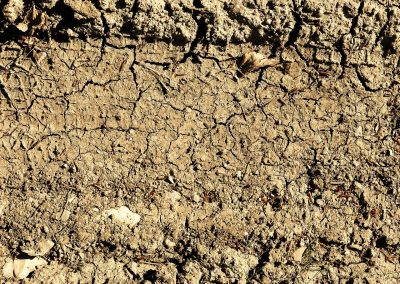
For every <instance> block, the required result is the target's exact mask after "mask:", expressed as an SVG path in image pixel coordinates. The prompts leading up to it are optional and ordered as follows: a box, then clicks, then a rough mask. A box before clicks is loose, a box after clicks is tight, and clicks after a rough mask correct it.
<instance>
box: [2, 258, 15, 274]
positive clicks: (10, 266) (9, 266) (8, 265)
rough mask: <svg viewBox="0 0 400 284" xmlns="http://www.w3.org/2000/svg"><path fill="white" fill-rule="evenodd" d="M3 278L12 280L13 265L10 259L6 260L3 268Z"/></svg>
mask: <svg viewBox="0 0 400 284" xmlns="http://www.w3.org/2000/svg"><path fill="white" fill-rule="evenodd" d="M3 276H4V278H12V277H13V276H14V263H13V260H12V259H8V260H7V262H6V263H5V264H4V266H3Z"/></svg>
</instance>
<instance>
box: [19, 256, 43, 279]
mask: <svg viewBox="0 0 400 284" xmlns="http://www.w3.org/2000/svg"><path fill="white" fill-rule="evenodd" d="M46 264H47V262H46V260H44V259H43V258H41V257H35V258H33V259H15V260H14V265H13V268H14V276H15V277H16V278H17V279H24V278H26V277H27V276H28V275H29V274H30V273H31V272H33V271H35V270H36V269H37V268H38V267H40V266H43V265H46Z"/></svg>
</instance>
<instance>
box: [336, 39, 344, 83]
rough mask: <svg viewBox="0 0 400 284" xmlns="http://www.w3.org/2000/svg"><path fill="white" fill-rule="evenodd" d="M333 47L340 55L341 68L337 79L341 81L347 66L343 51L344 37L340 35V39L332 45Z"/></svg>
mask: <svg viewBox="0 0 400 284" xmlns="http://www.w3.org/2000/svg"><path fill="white" fill-rule="evenodd" d="M334 46H335V47H336V49H337V50H338V51H339V53H340V66H341V67H342V72H341V73H340V75H339V79H342V78H343V76H344V72H345V68H346V65H347V54H346V52H345V51H344V35H342V36H341V37H340V39H339V40H338V41H337V42H335V43H334Z"/></svg>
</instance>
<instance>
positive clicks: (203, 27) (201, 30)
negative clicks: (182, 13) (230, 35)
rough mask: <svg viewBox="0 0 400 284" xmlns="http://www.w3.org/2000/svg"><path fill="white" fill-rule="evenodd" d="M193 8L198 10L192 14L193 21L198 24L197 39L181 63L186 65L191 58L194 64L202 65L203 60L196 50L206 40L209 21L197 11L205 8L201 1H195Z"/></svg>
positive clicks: (191, 44)
mask: <svg viewBox="0 0 400 284" xmlns="http://www.w3.org/2000/svg"><path fill="white" fill-rule="evenodd" d="M193 6H194V7H195V8H196V10H193V11H190V12H191V13H192V17H193V19H194V20H195V21H196V23H197V31H196V37H195V38H194V40H193V41H192V42H191V43H190V48H189V51H188V52H187V53H185V54H184V55H183V58H182V59H181V61H180V63H185V62H186V61H187V60H188V59H189V58H191V59H192V61H193V63H201V60H200V58H199V56H198V55H197V54H196V53H195V50H196V48H197V47H198V46H199V44H200V43H201V42H202V41H204V40H205V39H206V35H207V19H206V18H205V17H204V15H203V14H202V13H201V12H200V11H199V10H197V9H202V8H204V6H203V4H201V1H200V0H193Z"/></svg>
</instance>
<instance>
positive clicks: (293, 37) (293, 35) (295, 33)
mask: <svg viewBox="0 0 400 284" xmlns="http://www.w3.org/2000/svg"><path fill="white" fill-rule="evenodd" d="M292 15H293V18H294V20H295V24H294V27H293V29H292V30H291V31H290V33H289V38H288V40H287V42H286V43H285V45H284V46H285V47H289V46H292V45H294V44H295V43H296V41H297V39H298V37H299V35H300V31H301V25H302V24H303V20H302V19H301V16H300V13H299V8H298V7H297V5H296V2H295V1H294V0H293V10H292Z"/></svg>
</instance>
